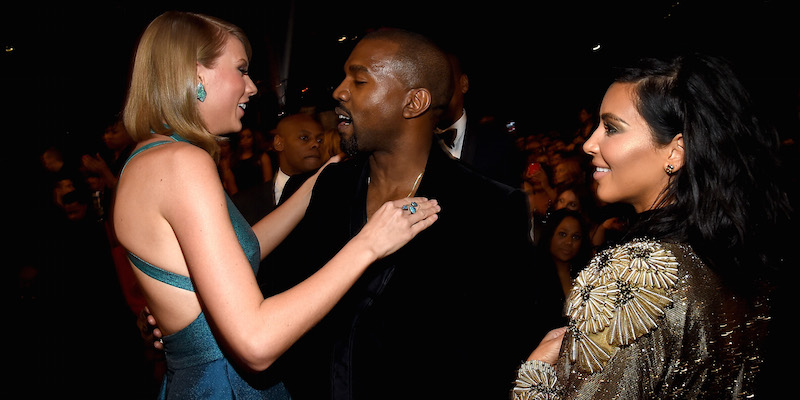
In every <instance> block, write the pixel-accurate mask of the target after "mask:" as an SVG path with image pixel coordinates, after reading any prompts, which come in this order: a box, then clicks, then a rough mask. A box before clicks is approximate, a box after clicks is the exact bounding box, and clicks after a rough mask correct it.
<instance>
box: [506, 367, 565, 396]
mask: <svg viewBox="0 0 800 400" xmlns="http://www.w3.org/2000/svg"><path fill="white" fill-rule="evenodd" d="M556 383H557V378H556V370H555V368H553V366H552V365H550V364H547V363H545V362H542V361H538V360H532V361H526V362H524V363H523V364H522V365H521V366H520V367H519V369H517V379H516V381H515V382H514V389H512V391H511V399H512V400H557V399H558V398H559V397H560V396H559V394H558V387H557V386H556Z"/></svg>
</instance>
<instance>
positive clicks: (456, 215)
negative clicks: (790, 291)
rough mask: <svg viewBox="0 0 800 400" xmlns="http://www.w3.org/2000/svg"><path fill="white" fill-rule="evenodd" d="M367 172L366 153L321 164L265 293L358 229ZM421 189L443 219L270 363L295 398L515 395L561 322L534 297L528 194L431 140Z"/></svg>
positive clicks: (273, 259)
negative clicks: (517, 375)
mask: <svg viewBox="0 0 800 400" xmlns="http://www.w3.org/2000/svg"><path fill="white" fill-rule="evenodd" d="M368 175H369V168H368V165H367V163H366V159H364V158H360V159H355V160H350V161H347V162H343V163H340V164H335V165H331V166H329V167H327V168H326V170H325V171H323V173H322V174H321V176H320V177H319V179H318V181H317V183H316V187H315V189H314V194H313V196H312V200H311V203H310V205H309V207H308V211H307V212H306V216H305V218H304V219H303V221H302V222H301V223H300V224H299V225H298V227H297V228H296V229H295V231H294V232H293V233H292V234H291V235H290V236H289V237H288V238H287V239H286V241H285V242H284V243H283V244H282V245H281V246H279V248H278V249H276V251H275V252H273V254H271V255H270V256H269V257H268V258H267V260H265V263H264V264H263V265H264V266H263V267H262V269H261V272H260V273H259V281H260V282H261V283H262V288H263V289H264V290H265V295H270V294H273V293H277V292H280V291H282V290H285V289H287V288H289V287H291V286H293V285H295V284H297V283H298V282H300V281H301V280H303V279H304V278H306V277H308V276H309V275H311V274H312V273H313V272H315V271H316V270H317V269H319V268H320V267H321V266H322V265H324V264H325V263H326V262H327V261H328V260H329V259H330V258H331V257H333V256H334V255H335V254H336V252H337V251H338V250H339V249H341V247H343V246H344V244H345V243H347V241H348V240H349V239H350V238H352V237H353V236H355V235H356V234H357V233H358V232H359V230H360V229H361V227H362V226H363V225H364V223H365V219H366V191H367V176H368ZM417 195H418V196H426V197H428V198H434V199H437V200H438V201H439V203H440V204H441V206H442V211H441V213H440V215H439V220H438V221H437V222H436V223H435V224H434V225H433V226H432V227H430V228H429V229H427V230H426V231H424V232H422V233H420V234H419V235H418V236H417V237H416V238H414V239H413V240H412V241H411V242H410V243H409V244H407V245H406V246H405V247H403V248H402V249H400V250H399V251H397V252H396V253H394V254H392V255H390V256H388V257H386V258H385V259H382V260H379V261H378V262H376V263H374V264H373V265H372V266H370V268H369V269H368V270H367V271H366V272H365V273H364V275H363V276H362V277H361V278H360V279H359V280H358V282H357V283H356V284H355V285H354V286H353V287H352V288H351V290H350V291H349V292H348V293H347V294H346V295H345V297H344V298H343V299H342V300H341V301H340V302H339V304H337V306H336V307H335V308H334V309H333V310H332V311H331V313H330V314H329V315H328V316H327V317H326V318H325V319H324V320H323V321H322V322H320V324H318V325H317V326H316V327H315V328H314V329H313V330H312V331H311V332H309V333H308V334H307V335H306V336H304V337H303V338H301V339H300V341H298V342H297V343H296V344H295V346H293V347H292V348H291V349H290V350H289V351H288V352H287V353H286V354H285V355H284V356H283V357H281V359H280V360H279V361H278V362H277V363H276V364H275V365H274V366H273V368H274V372H276V373H278V374H280V375H281V378H282V379H283V380H284V383H285V384H286V385H287V387H288V388H289V390H290V392H291V394H292V396H293V398H294V399H295V400H304V399H314V400H319V399H328V398H333V399H409V398H417V399H426V398H463V399H473V398H475V399H493V398H507V396H508V391H509V390H510V388H511V387H512V386H513V380H514V371H515V369H516V367H517V366H518V363H519V362H521V361H523V360H524V359H525V358H526V357H527V356H528V354H530V351H531V350H532V349H533V348H534V347H535V346H536V345H537V344H538V343H539V341H540V340H541V338H542V336H543V335H544V333H545V332H546V331H548V330H549V329H552V328H554V327H556V325H555V324H556V322H550V320H549V318H556V319H557V318H558V316H559V315H560V305H558V304H555V305H553V304H552V303H551V305H549V306H546V305H544V304H543V303H540V302H539V299H538V296H537V289H536V286H537V277H536V275H535V274H536V272H535V270H534V268H535V266H534V265H533V264H532V262H531V261H532V257H531V253H530V251H531V247H530V244H529V242H528V239H527V232H528V222H527V221H528V218H527V206H526V202H525V197H524V195H523V193H522V192H521V191H519V190H516V189H512V188H510V187H508V186H506V185H502V184H499V183H497V182H495V181H492V180H489V179H487V178H484V177H483V176H481V175H478V174H477V173H475V172H473V171H472V170H471V169H470V168H469V167H467V166H466V165H464V164H463V163H461V162H460V161H458V160H454V159H452V158H450V157H449V156H448V155H446V154H445V153H444V151H443V150H441V149H440V148H439V146H438V145H434V146H432V149H431V155H430V157H429V159H428V163H427V166H426V170H425V174H424V176H423V178H422V181H421V182H420V186H419V189H418V191H417ZM543 300H545V301H549V300H552V299H543ZM546 316H547V317H546ZM556 319H553V321H555V320H556ZM273 368H271V369H273Z"/></svg>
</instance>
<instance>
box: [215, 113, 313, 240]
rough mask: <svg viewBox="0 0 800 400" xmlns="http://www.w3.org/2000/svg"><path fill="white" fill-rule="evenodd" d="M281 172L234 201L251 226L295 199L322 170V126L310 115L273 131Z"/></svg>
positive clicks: (286, 120)
mask: <svg viewBox="0 0 800 400" xmlns="http://www.w3.org/2000/svg"><path fill="white" fill-rule="evenodd" d="M273 134H274V136H275V137H274V139H273V148H274V149H275V152H276V153H277V154H278V163H277V167H278V168H277V171H276V172H275V175H274V176H273V177H272V179H270V180H269V181H267V182H264V183H263V184H261V185H257V186H255V187H253V188H251V189H249V190H246V191H240V192H237V193H236V194H235V195H233V196H231V200H232V201H233V203H234V204H235V205H236V207H237V208H238V209H239V211H240V212H241V213H242V215H243V216H244V217H245V219H246V220H247V222H249V223H250V224H251V225H253V224H255V223H256V222H258V221H260V220H261V218H263V217H264V216H265V215H267V214H269V213H270V212H271V211H272V210H274V209H275V207H277V206H278V205H280V204H282V203H283V202H284V201H285V200H286V199H287V198H289V196H291V195H292V193H294V192H295V191H296V190H297V189H298V188H299V187H300V186H301V185H302V184H303V182H305V180H306V179H308V177H310V176H311V175H313V174H314V173H315V172H316V171H317V170H318V169H319V167H321V166H322V162H323V160H322V153H321V149H320V146H321V144H322V141H323V138H324V130H323V128H322V124H321V123H320V122H319V121H318V120H317V119H315V118H314V117H313V116H311V115H310V114H305V113H298V114H291V115H287V116H285V117H283V118H282V119H281V120H280V121H278V124H277V125H276V126H275V129H274V130H273Z"/></svg>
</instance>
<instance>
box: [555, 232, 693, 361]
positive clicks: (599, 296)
mask: <svg viewBox="0 0 800 400" xmlns="http://www.w3.org/2000/svg"><path fill="white" fill-rule="evenodd" d="M677 280H678V262H677V260H676V258H675V256H674V255H673V254H672V252H670V251H669V250H668V249H665V248H664V247H663V246H662V245H661V244H660V243H658V242H654V241H647V240H636V241H632V242H628V243H625V244H623V245H619V246H616V247H612V248H610V249H606V250H604V251H602V252H600V253H598V254H597V255H595V256H594V258H592V260H591V261H590V262H589V265H588V266H587V267H586V268H585V269H584V270H583V271H581V272H580V274H578V277H577V278H575V281H574V283H573V287H572V291H571V293H570V295H569V297H568V298H567V305H566V312H567V316H568V317H569V319H570V322H569V326H568V331H569V333H570V335H568V336H569V340H568V342H567V343H568V346H569V357H570V361H571V362H572V363H575V364H576V366H577V367H578V368H579V369H580V370H582V371H584V372H589V373H593V372H596V371H600V370H602V369H603V367H604V366H605V365H606V363H607V362H608V360H609V359H611V357H612V356H613V355H614V353H616V351H617V348H618V347H619V346H624V345H628V344H631V343H633V342H634V341H635V340H636V339H637V338H639V337H641V336H643V335H645V334H647V333H648V332H651V331H652V330H653V329H655V328H656V327H657V326H658V318H659V317H661V316H663V315H664V310H665V309H666V308H667V307H668V306H670V305H672V300H671V299H670V298H669V297H668V296H669V294H670V293H669V292H670V290H671V289H673V288H674V287H675V283H676V282H677Z"/></svg>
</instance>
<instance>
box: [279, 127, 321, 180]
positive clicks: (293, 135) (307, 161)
mask: <svg viewBox="0 0 800 400" xmlns="http://www.w3.org/2000/svg"><path fill="white" fill-rule="evenodd" d="M323 140H324V131H323V128H322V125H321V124H320V123H318V122H316V121H313V120H293V121H287V124H286V125H285V126H282V127H281V129H280V132H279V133H278V137H276V141H275V150H277V151H279V152H280V167H281V170H283V172H284V173H286V174H287V175H296V174H299V173H304V172H310V171H314V170H316V169H318V168H319V167H320V166H322V155H321V153H320V148H319V147H320V145H321V144H322V141H323Z"/></svg>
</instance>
